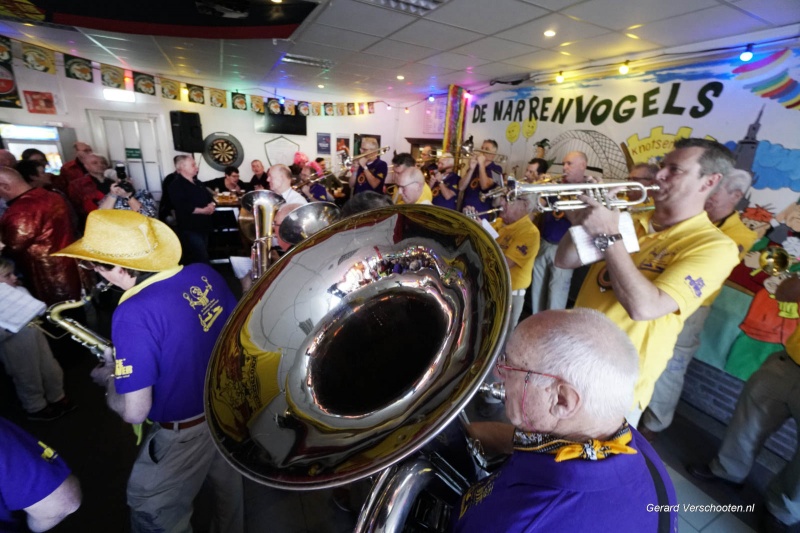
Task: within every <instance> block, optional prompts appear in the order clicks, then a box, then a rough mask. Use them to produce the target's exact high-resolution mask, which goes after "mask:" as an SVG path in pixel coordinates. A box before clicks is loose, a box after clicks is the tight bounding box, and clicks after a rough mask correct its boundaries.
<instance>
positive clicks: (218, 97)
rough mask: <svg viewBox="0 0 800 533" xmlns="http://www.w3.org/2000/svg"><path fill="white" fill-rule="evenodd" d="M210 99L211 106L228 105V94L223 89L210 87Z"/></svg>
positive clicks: (224, 106)
mask: <svg viewBox="0 0 800 533" xmlns="http://www.w3.org/2000/svg"><path fill="white" fill-rule="evenodd" d="M208 101H209V103H210V104H211V107H222V108H226V107H228V94H227V92H225V91H223V90H222V89H209V90H208Z"/></svg>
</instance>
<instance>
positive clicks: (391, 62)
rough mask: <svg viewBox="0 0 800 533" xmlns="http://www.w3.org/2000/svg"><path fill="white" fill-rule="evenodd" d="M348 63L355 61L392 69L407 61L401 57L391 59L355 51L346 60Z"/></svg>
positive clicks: (360, 63)
mask: <svg viewBox="0 0 800 533" xmlns="http://www.w3.org/2000/svg"><path fill="white" fill-rule="evenodd" d="M345 62H346V63H353V64H356V65H364V66H367V67H376V68H382V69H392V68H398V67H402V66H403V65H405V64H406V62H405V61H402V60H400V59H391V58H387V57H381V56H375V55H372V54H365V53H363V52H362V53H355V54H353V55H352V56H350V57H348V58H347V60H345Z"/></svg>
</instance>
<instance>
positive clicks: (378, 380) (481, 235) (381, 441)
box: [205, 205, 510, 490]
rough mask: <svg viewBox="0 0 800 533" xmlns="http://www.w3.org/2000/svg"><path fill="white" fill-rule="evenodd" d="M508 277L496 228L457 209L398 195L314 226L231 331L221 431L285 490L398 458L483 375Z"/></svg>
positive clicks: (218, 353) (218, 379)
mask: <svg viewBox="0 0 800 533" xmlns="http://www.w3.org/2000/svg"><path fill="white" fill-rule="evenodd" d="M509 291H510V282H509V274H508V268H507V267H506V262H505V260H504V259H503V255H502V252H501V250H500V248H499V247H498V245H497V243H496V242H495V241H494V239H492V238H491V237H490V236H489V235H488V234H487V233H486V232H485V231H484V230H483V229H482V228H481V227H480V226H478V225H477V224H475V223H474V222H473V221H471V220H469V219H468V218H466V217H464V216H463V215H461V214H460V213H457V212H455V211H450V210H447V209H440V208H437V207H433V206H417V205H410V206H407V205H403V206H393V207H387V208H383V209H377V210H372V211H368V212H365V213H361V214H359V215H355V216H352V217H348V218H346V219H344V220H341V221H339V222H337V223H335V224H333V225H332V226H330V227H327V228H325V229H323V230H321V231H319V232H318V233H316V234H314V235H311V236H310V237H309V238H307V239H305V240H304V241H302V242H301V243H299V244H298V245H296V246H295V247H294V248H293V249H292V250H291V251H290V252H289V253H287V254H286V255H285V256H284V257H282V258H281V259H280V260H278V261H277V262H276V263H275V264H274V265H273V266H272V268H270V269H269V270H268V271H267V272H266V273H265V274H264V275H263V276H262V277H261V278H260V279H259V280H258V281H257V283H256V284H255V285H254V287H253V289H251V291H250V292H249V293H248V294H247V295H246V296H245V299H244V300H243V301H242V302H241V303H240V304H239V305H238V306H237V308H236V310H235V311H234V313H233V315H232V316H231V318H230V319H229V320H228V323H227V324H226V326H225V329H224V331H223V333H222V335H221V336H220V338H219V340H218V342H217V345H216V348H215V350H214V355H213V357H212V359H211V362H210V364H209V369H208V374H207V378H206V398H205V402H206V414H207V417H208V420H209V426H210V428H211V433H212V436H213V439H214V442H215V443H216V445H217V447H218V448H219V450H220V451H221V453H222V454H223V455H224V456H225V458H226V459H227V460H228V461H229V462H230V463H231V464H232V465H233V466H234V468H236V469H237V470H238V471H240V472H241V473H242V474H244V475H245V476H247V477H249V478H251V479H253V480H255V481H257V482H259V483H262V484H265V485H269V486H272V487H276V488H281V489H292V490H307V489H319V488H325V487H333V486H338V485H342V484H345V483H349V482H352V481H355V480H358V479H362V478H364V477H367V476H370V475H373V474H376V473H378V472H381V471H383V470H385V469H387V468H388V467H390V466H392V465H394V464H396V463H398V462H400V461H402V460H403V459H405V458H407V457H409V456H410V455H411V454H414V453H415V452H417V451H418V450H420V448H422V447H423V446H425V445H426V443H428V442H429V441H431V440H432V439H433V438H434V437H436V436H437V434H438V433H439V432H440V431H441V430H442V429H443V428H444V427H445V426H446V425H447V424H448V423H449V422H451V421H452V420H454V419H455V418H456V417H457V416H458V415H459V413H460V412H461V410H462V409H463V407H464V406H465V405H466V403H467V402H468V401H469V400H470V398H471V397H472V396H473V394H474V393H475V392H476V391H477V389H478V388H479V387H480V386H481V384H482V383H483V381H484V378H485V377H486V375H487V374H488V373H489V372H490V370H491V367H492V363H493V361H494V359H495V357H496V356H497V354H498V352H499V350H500V349H501V344H502V341H503V337H504V333H505V331H506V329H507V323H508V320H509ZM410 461H412V463H413V462H417V461H416V460H415V459H411V460H410ZM434 462H435V460H434ZM412 467H413V465H412ZM403 469H407V467H406V466H401V467H400V470H401V471H402V470H403ZM445 469H446V468H445ZM382 476H383V477H388V476H389V474H388V473H387V474H383V475H382Z"/></svg>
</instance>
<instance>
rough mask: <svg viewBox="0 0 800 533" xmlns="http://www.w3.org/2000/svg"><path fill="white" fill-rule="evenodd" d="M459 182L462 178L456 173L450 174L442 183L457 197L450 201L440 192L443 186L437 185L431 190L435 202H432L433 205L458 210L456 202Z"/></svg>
mask: <svg viewBox="0 0 800 533" xmlns="http://www.w3.org/2000/svg"><path fill="white" fill-rule="evenodd" d="M459 181H460V178H459V177H458V174H456V173H455V172H451V173H450V174H448V175H447V176H445V178H444V179H443V180H442V183H444V184H445V185H446V186H447V187H448V188H449V189H450V190H451V191H453V192H455V193H456V194H455V196H453V197H452V198H451V199H449V200H446V199H445V197H444V196H442V194H441V192H440V191H439V187H441V184H440V183H437V184H436V186H434V187H433V188H432V189H431V192H432V193H433V200H432V201H431V203H433V205H438V206H439V207H446V208H448V209H456V202H457V201H458V182H459Z"/></svg>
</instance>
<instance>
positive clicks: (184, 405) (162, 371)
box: [55, 209, 244, 532]
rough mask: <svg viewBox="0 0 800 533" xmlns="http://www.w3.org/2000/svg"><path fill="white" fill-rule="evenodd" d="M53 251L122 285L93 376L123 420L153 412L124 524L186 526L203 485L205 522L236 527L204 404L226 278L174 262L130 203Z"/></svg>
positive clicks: (237, 482) (234, 478)
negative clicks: (109, 346) (208, 512)
mask: <svg viewBox="0 0 800 533" xmlns="http://www.w3.org/2000/svg"><path fill="white" fill-rule="evenodd" d="M55 255H63V256H68V257H74V258H76V259H79V261H78V263H79V265H80V266H81V267H83V268H86V269H90V270H94V271H95V272H97V273H98V274H99V275H100V276H102V277H103V278H105V279H106V280H107V281H108V282H109V283H112V284H113V285H116V286H117V287H119V288H121V289H123V290H124V291H125V292H124V293H123V295H122V298H121V299H120V303H119V306H118V307H117V309H116V310H115V311H114V315H113V317H112V322H111V338H112V340H113V342H114V351H112V350H107V352H106V354H105V359H106V361H105V365H103V366H100V367H98V368H96V369H94V370H93V371H92V379H94V381H95V382H96V383H98V384H99V385H102V386H104V387H105V388H106V401H107V403H108V406H109V407H110V408H111V409H112V410H114V411H115V412H117V413H118V414H119V415H120V416H121V417H122V418H123V420H125V421H126V422H130V423H131V424H141V423H142V422H144V421H145V420H146V419H149V420H151V421H153V425H152V429H151V430H150V432H149V433H148V435H147V437H146V438H145V439H144V441H143V442H142V445H141V448H140V453H139V456H138V457H137V458H136V462H135V463H134V465H133V471H132V472H131V477H130V479H129V480H128V505H129V506H130V508H131V523H132V529H133V531H183V530H185V529H186V527H188V524H189V522H190V519H191V515H192V502H193V500H194V498H195V496H196V495H197V493H198V492H199V491H200V489H201V488H202V487H203V485H204V484H208V485H209V486H210V487H211V488H212V490H213V491H214V499H215V502H214V512H215V516H214V517H213V520H214V524H213V525H212V530H217V531H226V532H227V531H232V532H237V531H242V530H243V520H244V517H243V509H242V505H243V504H242V479H241V476H240V475H239V474H238V473H237V472H236V471H234V470H233V469H232V468H231V467H230V465H228V464H227V462H226V461H225V460H224V459H223V457H222V455H220V453H219V452H218V451H217V450H216V448H215V447H214V444H213V442H212V440H211V434H210V432H209V429H208V424H207V423H206V418H205V413H204V410H203V387H204V384H205V373H206V368H207V367H208V361H209V358H210V357H211V352H212V351H213V349H214V344H215V342H216V340H217V337H218V336H219V334H220V332H221V331H222V327H223V325H224V324H225V320H226V319H227V318H228V316H229V315H230V313H231V312H232V311H233V308H234V307H235V306H236V299H235V298H234V296H233V294H232V293H231V292H230V290H229V289H228V287H227V284H226V282H225V280H224V279H223V278H222V277H221V276H220V275H219V274H218V273H217V272H216V271H215V270H214V269H213V268H211V267H210V266H208V265H205V264H193V265H189V266H184V267H181V266H179V265H178V260H179V259H180V255H181V247H180V243H179V240H178V237H177V236H176V235H175V233H174V232H173V231H172V230H171V229H170V228H169V226H167V225H166V224H164V223H163V222H161V221H159V220H156V219H153V218H148V217H145V216H143V215H140V214H139V213H135V212H132V211H121V210H105V209H104V210H98V211H93V212H92V213H90V214H89V217H88V219H87V222H86V232H85V234H84V236H83V238H82V239H80V240H78V241H76V242H74V243H73V244H71V245H70V246H67V247H66V248H64V249H63V250H61V251H59V252H57V253H56V254H55Z"/></svg>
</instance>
